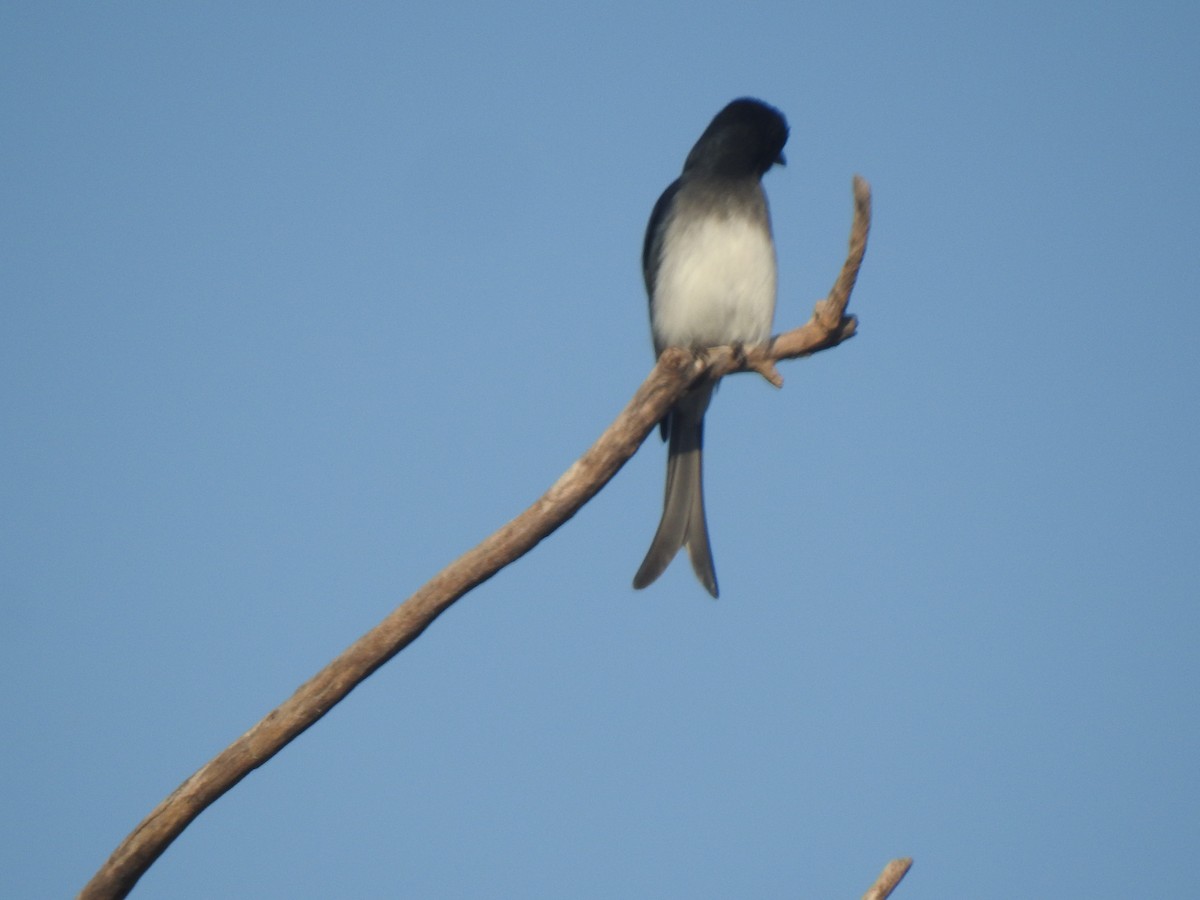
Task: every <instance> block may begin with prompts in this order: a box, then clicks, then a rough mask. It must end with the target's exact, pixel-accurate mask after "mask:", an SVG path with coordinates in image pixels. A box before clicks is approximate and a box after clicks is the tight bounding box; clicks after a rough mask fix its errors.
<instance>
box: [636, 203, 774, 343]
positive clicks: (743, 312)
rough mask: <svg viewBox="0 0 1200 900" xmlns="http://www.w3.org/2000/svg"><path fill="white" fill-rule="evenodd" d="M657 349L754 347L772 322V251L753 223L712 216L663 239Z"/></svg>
mask: <svg viewBox="0 0 1200 900" xmlns="http://www.w3.org/2000/svg"><path fill="white" fill-rule="evenodd" d="M650 317H651V326H652V330H653V332H654V346H655V348H656V349H658V350H661V349H662V348H663V347H693V348H699V347H715V346H717V345H720V344H732V343H742V344H757V343H759V342H761V341H765V340H766V339H767V338H769V337H770V336H771V323H772V321H773V320H774V317H775V247H774V245H773V244H772V243H771V240H770V236H769V235H768V234H766V233H765V232H764V231H763V229H762V227H761V226H760V225H758V224H757V223H755V222H751V221H749V220H747V219H741V218H716V217H707V218H703V219H701V220H700V221H699V222H697V223H695V224H693V225H690V226H689V227H686V228H673V229H671V231H670V232H669V233H668V234H667V235H666V241H665V242H664V246H663V251H662V264H661V265H660V267H659V270H658V277H657V279H656V282H655V290H654V299H653V302H652V303H651V311H650Z"/></svg>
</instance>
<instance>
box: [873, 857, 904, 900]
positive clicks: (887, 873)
mask: <svg viewBox="0 0 1200 900" xmlns="http://www.w3.org/2000/svg"><path fill="white" fill-rule="evenodd" d="M912 864H913V861H912V858H911V857H907V856H906V857H904V858H903V859H893V860H892V861H891V862H890V863H888V864H887V865H886V866H884V867H883V871H882V872H880V873H879V877H878V878H876V879H875V883H874V884H873V885H871V889H870V890H869V891H867V892H866V893H865V894H863V900H885V898H886V897H887V896H889V895H890V894H891V893H892V891H894V890H895V889H896V885H898V884H899V883H900V880H901V879H902V878H904V876H905V875H907V874H908V870H909V869H911V868H912Z"/></svg>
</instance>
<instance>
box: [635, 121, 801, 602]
mask: <svg viewBox="0 0 1200 900" xmlns="http://www.w3.org/2000/svg"><path fill="white" fill-rule="evenodd" d="M787 139H788V124H787V120H786V119H785V118H784V116H783V114H782V113H781V112H780V111H779V110H777V109H776V108H774V107H773V106H770V105H768V104H767V103H764V102H763V101H761V100H756V99H753V98H751V97H742V98H739V99H737V100H734V101H732V102H731V103H729V104H728V105H726V106H725V108H724V109H722V110H721V111H720V112H719V113H717V114H716V116H715V117H714V118H713V120H712V122H711V123H709V125H708V127H707V128H706V129H705V130H704V132H703V134H701V135H700V138H699V140H697V141H696V144H695V146H693V147H692V149H691V152H690V153H689V154H688V156H687V159H686V160H685V162H684V164H683V172H682V174H680V176H679V177H678V178H677V179H676V180H675V181H673V182H672V183H671V184H670V185H669V186H668V187H667V189H666V190H665V191H663V193H662V196H660V197H659V198H658V202H657V203H655V204H654V209H653V211H652V212H651V214H650V221H649V223H648V224H647V226H646V237H645V241H644V242H643V245H642V275H643V277H644V279H645V282H646V293H647V295H648V298H649V305H650V334H651V338H652V340H653V343H654V352H655V356H656V357H657V356H659V355H661V354H662V352H663V350H665V349H666V348H668V347H683V348H686V349H690V350H702V349H705V348H708V347H716V346H722V345H736V346H741V345H746V344H757V343H761V342H763V341H766V340H767V339H768V338H770V336H771V325H772V322H773V320H774V317H775V292H776V280H777V279H776V264H775V242H774V239H773V237H772V234H771V216H770V211H769V209H768V206H767V196H766V193H765V192H764V191H763V187H762V177H763V175H765V174H766V173H767V172H768V171H769V170H770V169H771V168H772V166H775V165H777V164H778V165H785V164H786V160H785V158H784V155H783V147H784V145H785V144H786V143H787ZM716 386H717V382H716V380H712V379H710V380H706V381H703V382H701V383H700V384H698V385H695V386H693V387H692V388H691V389H690V390H689V391H688V393H687V394H685V395H684V396H683V397H682V398H681V399H680V400H679V401H678V402H676V403H675V404H674V405H673V406H672V407H671V409H670V410H669V411H668V413H667V414H666V416H665V417H664V418H663V420H662V422H661V423H659V424H660V429H661V431H662V436H663V439H664V440H665V441H667V483H666V490H665V493H664V498H663V511H662V518H661V519H660V520H659V524H658V530H657V531H656V532H655V534H654V539H653V540H652V541H651V543H650V549H649V550H648V551H647V553H646V558H645V559H644V560H643V561H642V564H641V567H640V568H639V569H638V571H637V574H636V575H635V576H634V579H633V586H634V588H637V589H641V588H644V587H647V586H648V585H650V584H652V583H653V582H654V581H655V580H656V579H657V578H658V577H659V576H660V575H662V573H663V572H665V571H666V569H667V566H668V565H670V563H671V560H673V559H674V558H675V555H676V554H677V553H678V552H679V551H680V550H681V549H682V548H683V547H687V549H688V556H689V557H690V558H691V563H692V569H693V571H695V573H696V577H697V578H698V579H699V580H700V583H701V584H702V585H703V586H704V587H705V589H706V590H707V591H708V592H709V593H710V594H711V595H712V596H713V597H714V598H715V597H717V596H719V589H718V587H717V574H716V571H715V569H714V566H713V556H712V548H711V547H710V545H709V539H708V524H707V522H706V520H705V515H704V486H703V470H702V465H701V457H702V451H703V446H704V414H705V412H707V410H708V405H709V401H710V400H711V399H712V395H713V391H714V390H715V389H716Z"/></svg>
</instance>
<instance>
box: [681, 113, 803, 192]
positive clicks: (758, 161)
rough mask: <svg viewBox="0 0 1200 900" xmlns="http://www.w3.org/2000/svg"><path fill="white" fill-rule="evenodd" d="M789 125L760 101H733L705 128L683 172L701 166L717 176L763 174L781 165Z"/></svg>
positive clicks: (758, 175)
mask: <svg viewBox="0 0 1200 900" xmlns="http://www.w3.org/2000/svg"><path fill="white" fill-rule="evenodd" d="M787 139H788V125H787V120H786V119H784V117H783V114H782V113H781V112H780V111H779V110H777V109H776V108H775V107H773V106H768V105H767V104H765V103H763V102H762V101H761V100H754V99H752V98H750V97H742V98H741V99H740V100H734V101H733V102H732V103H730V104H729V105H728V106H726V107H725V108H724V109H723V110H721V111H720V112H719V113H717V115H716V117H715V118H714V119H713V120H712V122H710V123H709V126H708V127H707V128H706V129H704V134H702V135H700V140H698V141H696V146H695V147H693V148H692V152H691V153H689V154H688V158H687V162H685V163H684V164H683V171H685V172H687V171H689V170H691V169H700V170H703V171H706V172H712V173H713V174H716V175H727V176H734V177H737V176H746V175H753V176H755V177H761V176H762V175H763V174H764V173H765V172H766V171H767V170H768V169H769V168H771V166H773V165H775V164H776V163H780V164H782V163H783V162H784V158H783V145H784V144H786V143H787Z"/></svg>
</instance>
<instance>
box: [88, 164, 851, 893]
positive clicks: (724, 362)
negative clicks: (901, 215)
mask: <svg viewBox="0 0 1200 900" xmlns="http://www.w3.org/2000/svg"><path fill="white" fill-rule="evenodd" d="M869 227H870V188H869V187H868V186H867V183H866V182H865V181H863V180H862V179H861V178H858V177H857V176H856V177H855V214H854V224H853V226H852V229H851V237H850V254H849V256H848V257H847V259H846V263H845V265H844V266H843V267H842V274H841V276H840V277H839V278H838V280H837V283H836V284H835V285H834V289H833V291H832V292H831V293H830V295H829V297H828V298H826V299H825V300H823V301H821V302H820V303H818V304H817V308H816V311H815V312H814V314H813V318H812V319H811V320H809V322H808V323H806V324H805V325H802V326H801V327H799V328H797V329H795V330H793V331H789V332H786V333H785V334H781V335H779V336H777V337H776V338H774V339H772V340H771V341H770V342H768V343H766V344H763V345H759V346H755V347H747V348H732V347H718V348H714V349H712V350H708V351H704V352H702V353H692V352H689V351H685V350H672V349H669V350H667V351H665V352H664V353H662V355H661V356H660V357H659V360H658V364H657V365H656V366H655V367H654V370H653V371H652V372H651V373H650V377H649V378H647V379H646V381H645V382H644V383H643V384H642V386H641V387H640V388H638V390H637V393H636V394H635V395H634V397H633V399H632V400H631V401H630V403H629V405H628V406H626V407H625V409H624V410H623V411H622V412H621V414H620V415H619V416H618V417H617V419H616V421H614V422H613V423H612V424H611V425H610V426H609V427H608V429H607V430H606V431H605V432H604V434H602V435H601V436H600V439H599V440H598V441H597V442H596V443H595V444H594V445H593V446H592V447H591V449H589V450H588V451H587V452H586V453H584V454H583V456H581V457H580V458H579V459H578V460H576V462H575V463H574V464H573V465H572V466H571V467H570V468H569V469H567V471H566V472H565V473H563V475H562V476H561V477H560V478H559V479H558V481H556V482H555V483H554V485H553V486H552V487H551V488H550V489H549V490H548V491H546V493H545V494H543V495H542V497H541V498H540V499H538V501H537V502H536V503H534V504H533V505H532V506H530V507H529V508H528V509H527V510H525V511H524V512H523V513H521V514H520V515H519V516H517V517H516V518H515V519H513V520H512V521H511V522H509V523H508V524H507V525H505V526H503V527H502V528H501V529H500V530H499V531H497V532H495V533H494V534H493V535H492V536H491V537H489V538H487V539H486V540H484V541H483V542H482V543H481V544H479V545H478V546H476V547H475V548H474V549H472V550H469V551H467V552H466V553H464V554H463V555H462V556H460V557H459V558H458V559H456V560H455V561H454V562H452V563H451V564H450V565H448V566H447V567H446V568H445V569H443V570H442V571H441V572H439V573H438V574H437V575H435V576H434V577H433V579H432V580H431V581H429V582H428V583H427V584H425V585H424V587H422V588H421V589H420V590H418V591H417V592H416V593H415V594H413V595H412V596H411V597H409V598H408V599H407V600H405V601H404V602H403V603H402V604H400V606H398V607H397V608H396V609H395V610H393V611H392V612H391V613H390V614H389V615H388V616H387V617H386V618H385V619H384V620H383V621H382V622H380V623H379V624H378V625H376V626H375V627H374V628H372V629H371V630H370V631H369V632H367V633H366V634H365V635H363V636H362V637H361V638H359V639H358V640H357V641H355V642H354V643H353V644H351V645H350V647H348V648H347V649H346V650H345V651H344V652H343V653H342V654H341V655H340V656H338V657H337V658H336V659H334V660H333V662H331V663H330V664H329V665H327V666H326V667H325V668H324V669H322V670H321V671H320V672H318V673H317V674H316V675H315V676H313V678H312V679H311V680H309V681H308V682H306V683H305V684H303V685H301V686H300V688H299V689H298V690H297V691H296V692H295V693H294V694H293V695H292V696H291V697H289V698H288V699H287V700H286V701H284V703H283V704H282V705H280V706H279V707H277V708H276V709H275V710H273V711H272V712H270V713H268V714H267V716H266V718H264V719H263V720H262V721H260V722H259V723H258V724H257V725H255V726H254V727H253V728H251V729H250V730H249V731H247V732H246V733H245V734H243V735H242V736H241V737H240V738H238V739H237V740H236V741H234V742H233V743H232V744H230V745H229V746H228V747H227V748H225V749H224V750H223V751H221V752H220V753H219V754H217V756H215V757H214V758H213V759H211V760H210V761H209V762H207V763H206V764H205V765H204V766H203V767H201V768H200V769H199V770H198V771H196V773H195V774H193V775H192V776H191V777H190V778H188V779H187V780H186V781H185V782H184V783H183V784H181V785H180V786H179V787H178V788H176V789H175V791H174V792H173V793H171V794H170V796H168V797H167V798H166V799H165V800H163V801H162V802H161V803H160V804H159V805H158V806H157V807H155V809H154V810H152V811H151V812H150V814H149V815H148V816H146V818H145V819H143V820H142V822H141V823H140V824H139V825H138V826H137V828H135V829H134V830H133V832H132V833H131V834H130V835H129V836H128V837H127V838H125V840H124V841H122V843H121V845H120V846H119V847H117V849H116V850H115V851H113V854H112V856H110V857H109V858H108V860H107V862H105V863H104V865H103V866H102V867H101V868H100V870H99V871H98V872H97V873H96V874H95V875H94V876H93V877H92V880H91V881H89V882H88V884H87V885H86V886H85V887H84V889H83V891H82V892H81V893H80V894H79V897H80V898H84V900H98V898H116V897H124V896H126V895H127V894H128V893H129V892H130V891H131V890H132V889H133V886H134V885H135V884H136V883H137V880H138V879H139V878H141V876H142V875H143V874H144V873H145V872H146V870H147V869H148V868H150V866H151V865H152V864H153V863H154V861H155V860H156V859H158V857H159V856H160V855H161V854H162V852H163V851H164V850H166V848H167V847H168V846H169V845H170V843H171V842H172V841H173V840H174V839H175V838H176V837H178V836H179V834H180V833H181V832H182V831H183V830H184V829H185V828H186V827H187V826H188V825H189V824H190V823H191V822H192V820H193V819H195V818H196V817H197V816H198V815H200V813H201V812H203V811H204V810H205V809H206V808H207V807H208V806H209V805H210V804H211V803H213V802H214V801H215V800H216V799H217V798H218V797H220V796H221V795H222V794H224V793H225V792H226V791H228V790H229V789H230V788H232V787H233V786H234V785H235V784H237V783H238V782H239V781H241V780H242V779H243V778H245V777H246V776H247V775H248V774H250V773H251V772H252V771H254V769H256V768H258V767H259V766H261V765H262V764H263V763H265V762H266V761H267V760H269V759H270V758H271V757H272V756H274V755H275V754H276V753H278V752H279V751H280V750H282V749H283V748H284V747H285V746H287V745H288V744H289V743H290V742H291V741H292V740H293V739H294V738H296V737H297V736H298V735H299V734H300V733H301V732H303V731H304V730H305V729H307V728H308V727H309V726H311V725H312V724H313V723H315V722H316V721H317V720H318V719H320V718H321V717H322V716H323V715H325V713H327V712H329V710H330V709H332V708H333V707H334V706H335V705H336V704H337V703H338V702H339V701H340V700H342V699H343V698H344V697H345V696H346V695H347V694H349V693H350V691H352V690H353V689H354V688H355V687H356V686H358V685H359V684H361V683H362V681H363V680H364V679H365V678H367V676H369V675H370V674H371V673H372V672H374V671H375V670H376V669H378V668H379V667H380V666H382V665H383V664H384V663H386V662H387V661H388V660H389V659H391V658H392V657H393V656H395V655H396V654H397V653H399V652H400V651H401V650H403V649H404V648H405V647H407V646H408V645H409V644H410V643H412V641H413V640H415V639H416V637H417V636H418V635H419V634H420V633H421V632H422V631H424V630H425V629H426V628H428V627H429V625H430V623H432V622H433V620H434V619H436V618H437V617H438V616H439V615H440V614H441V613H442V612H443V611H444V610H445V609H446V608H447V607H449V606H450V605H451V604H452V603H454V602H455V601H456V600H458V599H459V598H460V597H462V596H463V595H464V594H465V593H467V592H468V591H469V590H471V589H472V588H473V587H475V586H476V585H478V584H481V583H482V582H484V581H486V580H487V579H489V578H491V577H492V576H493V575H494V574H496V572H498V571H499V570H500V569H502V568H504V567H505V566H506V565H508V564H509V563H511V562H513V561H514V560H516V559H519V558H520V557H521V556H523V555H525V554H526V553H528V552H529V551H530V550H532V549H533V548H534V547H535V546H537V544H538V542H539V541H541V540H542V539H543V538H545V537H546V536H547V535H549V534H550V533H551V532H553V531H554V530H555V529H557V528H558V527H559V526H560V525H562V524H563V523H564V522H566V521H567V520H568V519H570V518H571V517H572V516H573V515H575V513H576V512H578V511H579V509H580V508H581V507H582V506H583V505H584V504H585V503H586V502H587V501H588V500H590V499H591V498H592V497H593V496H594V495H595V494H596V492H597V491H599V490H600V489H601V488H602V487H604V485H605V484H607V483H608V481H609V480H610V479H611V478H612V477H613V476H614V475H616V473H617V472H618V471H619V470H620V468H621V466H623V465H624V464H625V463H626V461H628V460H629V458H630V457H632V456H633V454H634V453H635V452H636V451H637V448H638V447H639V446H641V443H642V441H644V440H645V438H646V435H648V434H649V433H650V431H651V429H653V428H654V426H655V425H656V424H657V423H658V421H659V420H660V419H661V418H662V417H663V415H664V414H665V413H666V411H667V410H668V409H669V408H670V406H671V404H672V403H674V402H675V401H676V400H678V399H679V398H680V397H681V396H683V394H684V393H685V392H686V391H687V389H688V387H689V386H690V385H691V384H693V383H695V382H696V381H697V380H698V379H700V378H702V377H706V376H711V377H719V376H721V375H727V374H730V373H732V372H737V371H748V370H752V371H757V372H760V373H762V374H763V376H764V377H766V378H767V379H768V380H770V381H772V383H775V384H781V383H782V379H781V378H779V375H778V372H776V371H775V367H774V362H775V361H776V360H780V359H790V358H794V357H798V356H808V355H810V354H812V353H816V352H817V351H818V350H824V349H826V348H828V347H834V346H836V345H837V344H840V343H841V342H842V341H844V340H846V339H847V338H849V337H851V336H852V335H853V334H854V330H855V324H856V323H855V320H854V318H853V317H852V316H851V317H847V316H845V315H844V313H845V309H846V303H847V301H848V300H849V298H850V291H851V290H852V289H853V287H854V279H855V277H856V276H857V273H858V267H859V265H861V263H862V257H863V253H864V251H865V249H866V236H867V230H868V228H869ZM772 373H773V375H772Z"/></svg>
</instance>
